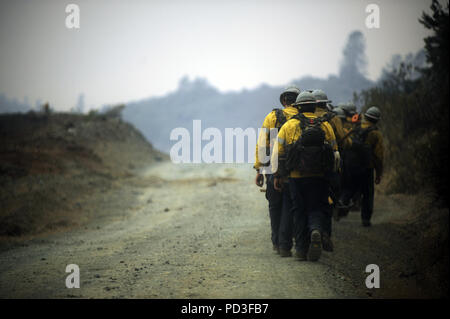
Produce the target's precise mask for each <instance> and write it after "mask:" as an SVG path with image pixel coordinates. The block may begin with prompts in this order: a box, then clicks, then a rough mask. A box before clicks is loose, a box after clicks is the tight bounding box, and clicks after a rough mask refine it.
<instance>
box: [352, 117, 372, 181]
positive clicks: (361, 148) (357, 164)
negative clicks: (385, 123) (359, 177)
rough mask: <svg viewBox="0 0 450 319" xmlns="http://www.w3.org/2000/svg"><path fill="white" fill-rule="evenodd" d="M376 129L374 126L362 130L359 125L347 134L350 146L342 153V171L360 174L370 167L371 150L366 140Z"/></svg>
mask: <svg viewBox="0 0 450 319" xmlns="http://www.w3.org/2000/svg"><path fill="white" fill-rule="evenodd" d="M376 129H377V127H376V126H369V127H367V128H362V127H361V125H360V124H359V125H358V126H356V127H355V128H354V129H352V130H351V131H350V132H349V133H348V134H347V135H348V136H350V138H351V140H352V144H351V146H350V147H349V148H348V149H346V150H345V153H344V154H345V155H344V170H346V171H347V172H353V173H360V172H362V171H364V170H365V169H367V168H369V167H370V162H371V160H372V153H373V150H372V146H371V145H370V144H367V143H366V139H367V136H368V135H369V133H370V132H371V131H374V130H376Z"/></svg>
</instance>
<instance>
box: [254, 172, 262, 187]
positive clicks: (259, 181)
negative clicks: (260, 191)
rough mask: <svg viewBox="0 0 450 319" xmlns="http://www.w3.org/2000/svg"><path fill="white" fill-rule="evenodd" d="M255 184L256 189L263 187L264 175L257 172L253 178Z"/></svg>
mask: <svg viewBox="0 0 450 319" xmlns="http://www.w3.org/2000/svg"><path fill="white" fill-rule="evenodd" d="M255 184H256V186H258V187H262V186H263V185H264V175H263V174H261V173H259V172H257V173H256V178H255Z"/></svg>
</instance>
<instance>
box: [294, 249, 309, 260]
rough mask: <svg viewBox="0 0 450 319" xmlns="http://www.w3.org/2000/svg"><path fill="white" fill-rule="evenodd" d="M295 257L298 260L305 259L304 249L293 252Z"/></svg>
mask: <svg viewBox="0 0 450 319" xmlns="http://www.w3.org/2000/svg"><path fill="white" fill-rule="evenodd" d="M294 257H295V259H297V260H298V261H305V260H306V252H305V251H298V250H296V251H295V254H294Z"/></svg>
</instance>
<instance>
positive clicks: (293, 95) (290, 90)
mask: <svg viewBox="0 0 450 319" xmlns="http://www.w3.org/2000/svg"><path fill="white" fill-rule="evenodd" d="M299 94H300V90H299V89H298V88H297V87H296V86H293V85H290V86H288V87H287V88H285V89H284V91H283V92H282V93H281V94H280V103H281V105H283V106H285V107H286V106H289V105H291V104H293V103H295V100H296V99H297V96H298V95H299Z"/></svg>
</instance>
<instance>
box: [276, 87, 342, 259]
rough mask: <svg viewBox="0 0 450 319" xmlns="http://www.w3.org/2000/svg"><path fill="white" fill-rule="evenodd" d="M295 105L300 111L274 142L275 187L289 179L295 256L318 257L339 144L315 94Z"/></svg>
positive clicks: (306, 94)
mask: <svg viewBox="0 0 450 319" xmlns="http://www.w3.org/2000/svg"><path fill="white" fill-rule="evenodd" d="M295 106H296V107H297V108H298V109H299V114H297V115H296V116H294V117H292V118H291V119H290V120H289V121H287V122H286V123H285V124H284V125H283V126H282V127H281V129H280V131H279V133H278V137H277V140H276V142H275V145H274V149H273V154H272V161H271V162H272V169H273V171H274V172H275V179H274V187H275V189H277V190H281V189H283V188H285V187H286V186H285V185H286V184H285V183H283V182H284V181H285V180H286V179H287V180H288V183H289V192H290V195H291V200H292V212H293V214H294V238H295V250H296V252H295V257H296V258H297V259H298V260H306V259H308V260H311V261H316V260H318V259H319V258H320V256H321V252H322V232H323V231H324V229H323V228H324V225H323V224H324V220H325V218H326V215H327V212H328V210H329V202H328V194H329V180H328V178H327V174H328V173H329V172H330V171H332V170H333V169H334V168H335V153H337V144H336V138H335V135H334V132H333V129H332V128H331V126H330V124H329V123H328V122H326V121H322V120H321V119H320V118H318V117H317V116H316V115H314V111H315V108H316V99H315V97H314V95H312V94H311V93H310V92H302V93H300V94H299V95H298V96H297V99H296V103H295ZM336 155H337V154H336Z"/></svg>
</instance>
